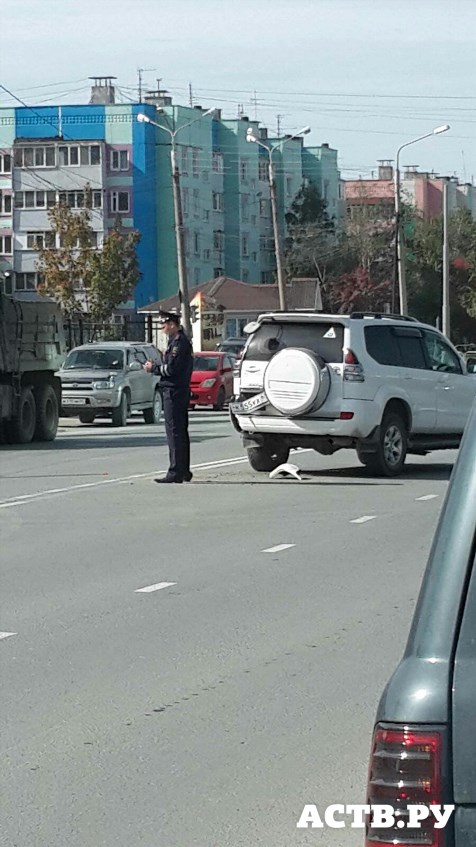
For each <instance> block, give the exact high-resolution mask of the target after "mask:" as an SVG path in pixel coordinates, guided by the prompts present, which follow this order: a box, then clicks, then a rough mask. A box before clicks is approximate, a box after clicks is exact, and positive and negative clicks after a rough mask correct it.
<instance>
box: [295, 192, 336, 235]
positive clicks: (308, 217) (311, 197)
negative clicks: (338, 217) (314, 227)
mask: <svg viewBox="0 0 476 847" xmlns="http://www.w3.org/2000/svg"><path fill="white" fill-rule="evenodd" d="M285 218H286V224H287V227H288V231H289V232H290V233H292V232H293V230H296V229H299V227H303V226H307V225H308V224H316V223H319V224H320V225H321V226H322V228H327V229H328V230H332V231H333V230H334V222H333V221H332V220H331V219H330V217H329V215H328V214H327V200H324V199H323V198H322V197H321V195H320V194H319V190H318V188H317V186H316V185H314V183H313V182H310V183H309V185H303V186H302V187H301V188H300V190H299V191H298V193H297V195H296V197H295V198H294V201H293V203H292V205H291V208H290V209H289V212H287V213H286V215H285Z"/></svg>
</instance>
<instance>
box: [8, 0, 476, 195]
mask: <svg viewBox="0 0 476 847" xmlns="http://www.w3.org/2000/svg"><path fill="white" fill-rule="evenodd" d="M0 5H1V31H0V41H1V48H0V85H3V86H5V87H6V88H7V89H9V91H10V92H12V94H13V95H15V96H16V97H17V98H19V100H21V101H23V102H25V103H27V104H28V105H41V104H42V103H45V104H46V103H50V104H51V103H59V102H62V103H84V102H88V99H89V85H90V83H89V81H88V77H90V76H95V75H96V76H103V75H104V76H105V75H111V76H115V77H117V82H116V85H117V95H118V99H119V100H122V101H123V102H130V100H136V99H137V90H138V88H137V86H138V68H143V69H144V72H143V80H144V82H143V84H144V88H156V87H157V82H156V79H157V78H160V79H161V87H162V88H165V89H167V90H168V91H169V93H170V94H171V95H172V97H173V99H174V102H176V103H188V102H189V97H190V92H189V85H190V84H191V86H192V98H193V102H194V104H197V105H198V104H199V105H202V106H203V107H205V108H209V107H212V106H216V107H219V108H221V109H222V110H223V116H224V117H229V118H233V117H236V116H237V115H238V111H239V108H240V106H242V108H243V113H244V114H245V115H248V116H249V117H250V118H255V117H257V118H258V119H259V120H260V121H262V123H263V124H265V125H267V126H268V127H269V128H270V130H271V131H272V132H274V133H275V132H276V130H277V125H278V118H277V116H278V115H280V118H279V124H280V129H281V132H282V133H285V132H289V131H296V130H298V129H300V128H301V127H303V126H305V125H309V126H311V129H312V133H311V135H309V136H307V138H306V143H307V144H310V145H315V144H316V145H317V144H321V143H323V142H327V143H328V144H329V145H330V146H331V147H334V148H337V150H338V152H339V165H340V168H341V171H342V173H343V176H344V177H346V178H358V177H359V176H362V177H364V178H365V177H367V178H368V177H370V176H371V175H372V172H375V171H376V168H377V160H378V159H395V155H396V150H397V148H398V147H399V146H400V144H403V143H405V142H407V141H410V140H413V139H414V138H417V137H418V136H421V135H424V134H425V133H427V132H431V131H432V129H434V128H435V127H437V126H440V125H442V124H450V126H451V130H450V131H449V132H447V133H445V134H444V135H441V136H435V137H432V138H430V139H428V140H426V141H422V142H420V143H418V144H417V145H414V146H412V147H410V148H409V149H408V150H406V151H404V154H403V156H402V159H401V163H402V166H403V165H418V166H419V167H420V169H421V170H425V171H426V170H428V171H431V170H434V171H435V172H436V173H440V174H445V175H453V174H454V175H457V176H458V177H459V178H460V179H461V180H462V181H464V182H470V181H473V180H475V181H476V143H475V142H476V63H475V56H476V0H81V2H77V0H1V3H0ZM15 103H17V104H18V101H15V100H14V99H13V98H12V97H11V96H9V95H7V94H6V93H5V91H3V90H1V89H0V106H11V105H13V104H15Z"/></svg>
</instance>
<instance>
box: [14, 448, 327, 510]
mask: <svg viewBox="0 0 476 847" xmlns="http://www.w3.org/2000/svg"><path fill="white" fill-rule="evenodd" d="M292 452H295V451H292ZM296 452H297V451H296ZM299 452H300V453H310V452H311V450H307V449H303V450H299ZM247 461H248V458H247V456H235V457H234V458H233V459H218V460H217V461H214V462H201V463H200V464H197V465H192V466H191V469H192V471H199V470H207V469H208V468H210V469H213V468H226V467H232V466H234V465H241V464H245V463H246V462H247ZM165 473H166V471H165V470H161V471H149V472H148V473H136V474H130V476H121V477H114V478H113V479H99V480H96V482H82V483H80V484H79V485H69V486H65V487H64V488H48V489H47V490H46V491H35V492H34V493H33V494H18V495H17V496H15V497H7V499H6V500H0V509H11V508H12V507H14V506H22V505H24V504H25V503H31V502H32V501H34V500H40V499H41V498H42V497H45V498H46V497H54V496H55V495H57V494H70V493H71V492H73V491H84V490H86V489H88V488H98V487H99V486H100V485H118V484H120V483H124V482H129V481H131V480H134V479H153V478H154V477H155V476H160V475H161V474H165ZM19 478H20V479H21V477H19Z"/></svg>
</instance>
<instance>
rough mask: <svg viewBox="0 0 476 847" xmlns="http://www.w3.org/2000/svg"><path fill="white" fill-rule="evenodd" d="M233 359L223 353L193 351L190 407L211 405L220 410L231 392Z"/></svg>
mask: <svg viewBox="0 0 476 847" xmlns="http://www.w3.org/2000/svg"><path fill="white" fill-rule="evenodd" d="M233 366H234V359H233V358H232V357H231V356H227V355H225V354H224V353H195V355H194V357H193V373H192V382H191V386H190V391H191V398H190V408H192V409H193V408H195V406H213V408H214V410H215V411H216V412H220V411H221V410H222V409H223V407H224V405H225V403H226V402H228V400H229V399H230V397H231V396H232V394H233Z"/></svg>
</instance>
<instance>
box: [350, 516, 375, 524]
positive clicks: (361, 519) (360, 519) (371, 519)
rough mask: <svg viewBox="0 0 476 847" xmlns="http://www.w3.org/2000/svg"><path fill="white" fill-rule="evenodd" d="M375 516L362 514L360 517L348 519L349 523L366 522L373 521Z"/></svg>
mask: <svg viewBox="0 0 476 847" xmlns="http://www.w3.org/2000/svg"><path fill="white" fill-rule="evenodd" d="M376 517H377V515H363V516H362V517H361V518H355V520H353V521H350V523H367V521H374V520H375V518H376Z"/></svg>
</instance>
